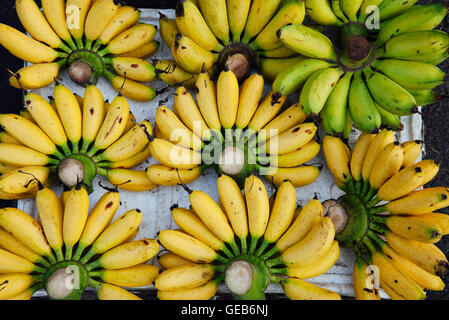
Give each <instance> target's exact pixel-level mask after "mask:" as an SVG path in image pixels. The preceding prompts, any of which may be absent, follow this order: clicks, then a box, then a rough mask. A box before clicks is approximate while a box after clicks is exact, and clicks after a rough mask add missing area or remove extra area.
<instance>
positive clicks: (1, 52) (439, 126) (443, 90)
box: [0, 0, 449, 300]
mask: <svg viewBox="0 0 449 320" xmlns="http://www.w3.org/2000/svg"><path fill="white" fill-rule="evenodd" d="M36 2H37V3H38V4H39V5H40V1H39V0H38V1H36ZM176 2H177V1H176V0H161V1H151V0H150V1H148V0H128V1H126V3H127V4H129V5H132V6H134V7H140V8H161V9H163V8H164V9H165V8H174V7H175V5H176ZM436 2H439V1H418V3H421V4H428V3H436ZM0 23H4V24H7V25H10V26H12V27H14V28H17V29H19V30H22V31H24V29H23V27H22V25H21V24H20V21H19V19H18V17H17V14H16V11H15V8H14V1H12V0H8V1H1V2H0ZM439 29H443V30H445V31H446V32H449V15H448V16H446V18H445V20H444V21H443V23H442V24H441V26H440V27H439ZM22 66H23V61H21V60H19V59H17V58H16V57H14V56H13V55H11V54H10V53H9V52H8V51H6V50H5V49H4V48H3V47H1V46H0V97H1V98H0V113H16V112H18V111H20V110H21V109H22V108H23V96H22V94H21V91H20V90H17V89H15V88H13V87H11V86H10V85H9V83H8V78H9V77H10V74H9V73H8V72H7V71H6V70H5V68H8V69H10V70H12V71H17V70H19V69H20V68H21V67H22ZM440 67H441V68H442V69H443V70H445V71H446V72H449V59H448V60H447V61H445V62H443V63H442V64H441V65H440ZM448 89H449V86H448V84H445V85H442V86H440V87H439V88H437V92H438V93H439V94H440V95H441V96H443V97H446V99H447V98H448V97H449V93H448ZM448 101H449V100H445V99H443V100H441V101H440V102H439V103H436V104H433V105H428V106H426V107H424V108H423V109H422V117H423V120H424V137H425V148H426V152H427V154H426V156H425V158H428V159H435V160H438V161H439V162H440V165H441V166H440V171H439V174H438V175H437V177H436V178H435V179H434V180H433V181H431V182H430V183H429V184H428V186H443V185H444V186H447V185H449V163H448V162H449V161H448V160H449V134H448V131H449V106H448ZM4 206H15V202H13V201H0V207H4ZM441 212H445V213H449V210H442V211H441ZM437 245H438V246H439V247H440V248H441V249H442V250H443V251H444V253H445V254H446V256H447V255H448V251H449V236H445V237H444V238H443V239H442V240H441V241H440V242H438V243H437ZM444 280H445V283H446V289H445V290H444V291H442V292H429V293H428V299H433V300H434V299H448V298H449V285H448V284H449V277H447V278H446V279H444ZM139 295H140V296H142V297H143V298H144V299H150V300H151V299H155V298H154V296H152V295H148V294H144V296H143V295H142V294H139ZM85 298H87V299H89V298H91V297H89V296H86V297H85ZM228 298H230V297H229V296H226V295H222V296H220V297H218V299H228ZM268 298H271V299H276V298H278V297H276V296H275V295H271V296H269V297H268Z"/></svg>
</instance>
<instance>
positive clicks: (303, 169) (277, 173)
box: [265, 165, 321, 188]
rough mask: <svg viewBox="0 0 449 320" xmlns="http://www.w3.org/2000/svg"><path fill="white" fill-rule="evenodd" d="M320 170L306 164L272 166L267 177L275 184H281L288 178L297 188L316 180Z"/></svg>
mask: <svg viewBox="0 0 449 320" xmlns="http://www.w3.org/2000/svg"><path fill="white" fill-rule="evenodd" d="M271 170H272V171H271ZM320 172H321V169H320V168H318V167H314V166H306V165H304V166H298V167H293V168H270V169H269V170H268V173H266V177H265V178H266V180H267V181H269V182H270V183H274V184H275V185H280V184H281V183H282V182H284V181H285V180H288V181H290V182H291V183H292V184H293V185H294V186H295V187H296V188H299V187H303V186H307V185H309V184H311V183H312V182H314V181H315V180H316V179H317V178H318V176H319V175H320Z"/></svg>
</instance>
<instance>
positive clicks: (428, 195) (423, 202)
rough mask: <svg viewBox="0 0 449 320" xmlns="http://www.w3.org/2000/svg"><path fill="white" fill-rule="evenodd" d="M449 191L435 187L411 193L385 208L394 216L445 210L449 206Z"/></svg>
mask: <svg viewBox="0 0 449 320" xmlns="http://www.w3.org/2000/svg"><path fill="white" fill-rule="evenodd" d="M448 195H449V190H448V189H447V188H445V187H433V188H426V189H422V190H417V191H413V192H411V193H409V194H408V195H406V196H405V197H403V198H401V199H397V200H394V201H391V202H389V203H387V204H386V205H385V208H386V209H387V210H388V211H389V212H391V213H393V214H407V213H408V214H422V213H430V212H433V211H435V210H438V209H441V208H445V207H447V206H448V205H449V199H448Z"/></svg>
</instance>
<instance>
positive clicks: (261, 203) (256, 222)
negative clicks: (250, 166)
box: [244, 175, 270, 253]
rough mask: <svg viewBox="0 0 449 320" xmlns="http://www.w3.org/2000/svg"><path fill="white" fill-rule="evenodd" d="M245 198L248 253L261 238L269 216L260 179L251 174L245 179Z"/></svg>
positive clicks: (268, 205)
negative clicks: (248, 240) (248, 239)
mask: <svg viewBox="0 0 449 320" xmlns="http://www.w3.org/2000/svg"><path fill="white" fill-rule="evenodd" d="M244 190H245V200H246V206H247V213H248V228H249V233H250V235H251V245H250V248H249V253H253V252H254V250H255V246H256V244H257V241H258V239H259V238H261V237H262V236H263V235H264V233H265V230H266V228H267V225H268V221H269V218H270V204H269V199H268V194H267V191H266V188H265V185H264V184H263V182H262V180H260V179H259V178H258V177H256V176H254V175H251V176H249V177H248V178H246V179H245V185H244Z"/></svg>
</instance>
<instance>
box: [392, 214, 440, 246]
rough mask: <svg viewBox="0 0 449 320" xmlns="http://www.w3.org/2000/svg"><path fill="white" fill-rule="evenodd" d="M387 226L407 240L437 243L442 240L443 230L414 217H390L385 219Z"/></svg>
mask: <svg viewBox="0 0 449 320" xmlns="http://www.w3.org/2000/svg"><path fill="white" fill-rule="evenodd" d="M385 224H386V226H387V227H388V228H389V229H390V230H391V231H392V232H394V233H396V234H397V235H398V236H401V237H403V238H405V239H410V240H415V241H421V242H427V243H435V242H437V241H439V240H440V239H441V236H442V230H441V228H440V227H439V226H438V225H436V224H434V223H432V222H427V221H425V220H423V219H417V218H416V217H414V216H404V215H401V216H390V217H387V218H385Z"/></svg>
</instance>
